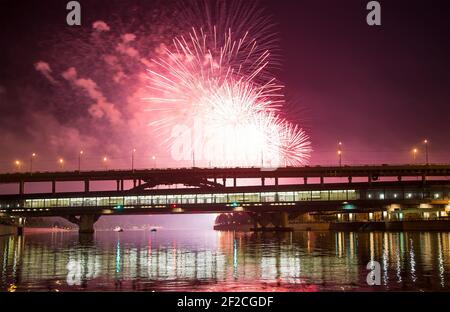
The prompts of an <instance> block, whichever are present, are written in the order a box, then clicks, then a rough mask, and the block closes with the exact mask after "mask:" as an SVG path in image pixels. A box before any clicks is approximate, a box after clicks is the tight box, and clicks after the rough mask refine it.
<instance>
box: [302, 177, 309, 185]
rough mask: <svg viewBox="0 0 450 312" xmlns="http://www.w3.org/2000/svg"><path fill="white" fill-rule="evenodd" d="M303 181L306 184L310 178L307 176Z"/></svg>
mask: <svg viewBox="0 0 450 312" xmlns="http://www.w3.org/2000/svg"><path fill="white" fill-rule="evenodd" d="M303 182H304V184H305V185H306V184H308V178H307V177H304V178H303Z"/></svg>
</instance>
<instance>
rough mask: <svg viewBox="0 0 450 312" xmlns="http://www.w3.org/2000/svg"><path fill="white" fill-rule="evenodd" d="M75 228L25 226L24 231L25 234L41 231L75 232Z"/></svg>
mask: <svg viewBox="0 0 450 312" xmlns="http://www.w3.org/2000/svg"><path fill="white" fill-rule="evenodd" d="M73 231H76V229H74V230H67V229H61V228H30V227H25V228H24V233H25V234H40V233H60V232H73Z"/></svg>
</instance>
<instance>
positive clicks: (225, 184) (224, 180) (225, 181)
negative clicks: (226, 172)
mask: <svg viewBox="0 0 450 312" xmlns="http://www.w3.org/2000/svg"><path fill="white" fill-rule="evenodd" d="M222 182H223V186H227V179H225V178H223V179H222Z"/></svg>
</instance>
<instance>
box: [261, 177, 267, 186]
mask: <svg viewBox="0 0 450 312" xmlns="http://www.w3.org/2000/svg"><path fill="white" fill-rule="evenodd" d="M265 185H266V179H265V178H261V186H265Z"/></svg>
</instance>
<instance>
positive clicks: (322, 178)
mask: <svg viewBox="0 0 450 312" xmlns="http://www.w3.org/2000/svg"><path fill="white" fill-rule="evenodd" d="M323 183H324V177H320V184H321V185H323Z"/></svg>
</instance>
